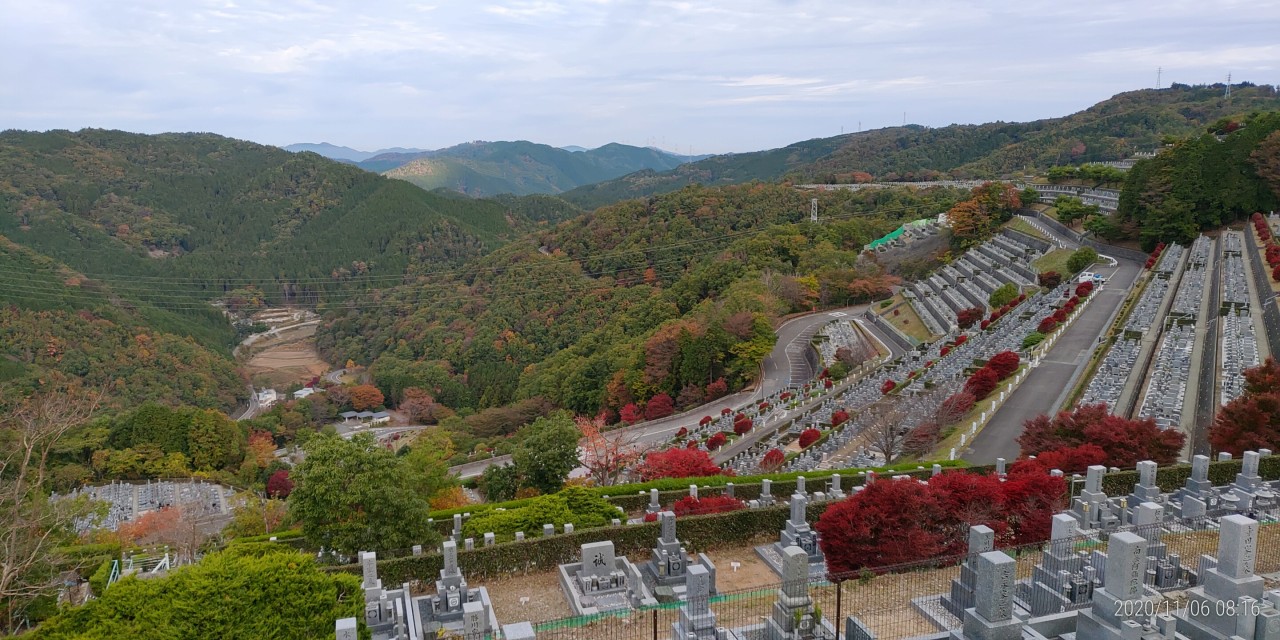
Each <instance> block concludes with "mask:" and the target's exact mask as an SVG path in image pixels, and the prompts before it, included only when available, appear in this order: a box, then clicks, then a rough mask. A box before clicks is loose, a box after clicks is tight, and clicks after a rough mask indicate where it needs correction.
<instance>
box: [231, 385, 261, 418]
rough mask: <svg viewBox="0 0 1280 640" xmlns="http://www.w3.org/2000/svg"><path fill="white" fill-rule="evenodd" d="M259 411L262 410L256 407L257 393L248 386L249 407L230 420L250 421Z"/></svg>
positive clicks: (251, 386)
mask: <svg viewBox="0 0 1280 640" xmlns="http://www.w3.org/2000/svg"><path fill="white" fill-rule="evenodd" d="M261 409H262V408H261V407H259V406H258V391H257V390H256V389H254V388H253V385H249V406H247V407H245V408H244V411H242V412H241V413H240V415H238V416H236V417H235V418H232V419H233V420H252V419H253V417H254V416H256V415H258V411H260V410H261Z"/></svg>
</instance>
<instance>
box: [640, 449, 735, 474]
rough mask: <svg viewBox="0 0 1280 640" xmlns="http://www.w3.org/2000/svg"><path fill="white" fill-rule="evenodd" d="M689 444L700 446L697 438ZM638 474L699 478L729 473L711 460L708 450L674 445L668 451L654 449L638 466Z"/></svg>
mask: <svg viewBox="0 0 1280 640" xmlns="http://www.w3.org/2000/svg"><path fill="white" fill-rule="evenodd" d="M689 444H690V445H691V446H693V447H696V446H698V443H697V441H696V440H690V441H689ZM636 475H637V476H638V477H639V478H640V479H641V480H657V479H658V478H697V477H702V476H715V475H728V474H727V473H725V472H723V471H721V469H720V467H719V466H718V465H717V464H716V463H714V462H712V461H711V456H710V455H708V454H707V452H706V451H702V450H700V449H689V448H684V449H681V448H679V447H672V448H670V449H667V450H666V451H654V452H651V453H649V454H648V455H646V456H645V457H644V461H643V462H641V463H640V465H639V466H638V467H636Z"/></svg>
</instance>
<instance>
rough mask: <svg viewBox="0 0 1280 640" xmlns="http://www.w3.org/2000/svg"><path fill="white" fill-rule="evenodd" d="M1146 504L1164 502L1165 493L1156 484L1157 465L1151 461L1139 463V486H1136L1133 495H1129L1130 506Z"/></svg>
mask: <svg viewBox="0 0 1280 640" xmlns="http://www.w3.org/2000/svg"><path fill="white" fill-rule="evenodd" d="M1144 502H1155V503H1162V502H1164V492H1162V491H1160V486H1159V485H1157V484H1156V463H1155V462H1152V461H1151V460H1143V461H1142V462H1139V463H1138V484H1136V485H1134V487H1133V493H1131V494H1129V504H1131V505H1140V504H1142V503H1144Z"/></svg>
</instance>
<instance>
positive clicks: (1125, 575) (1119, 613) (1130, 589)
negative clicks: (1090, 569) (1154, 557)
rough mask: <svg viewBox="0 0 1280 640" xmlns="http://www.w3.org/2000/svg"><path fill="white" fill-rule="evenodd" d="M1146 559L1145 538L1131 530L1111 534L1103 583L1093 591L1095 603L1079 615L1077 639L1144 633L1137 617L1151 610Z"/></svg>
mask: <svg viewBox="0 0 1280 640" xmlns="http://www.w3.org/2000/svg"><path fill="white" fill-rule="evenodd" d="M1146 562H1147V541H1146V540H1145V539H1144V538H1142V537H1141V536H1139V535H1137V534H1135V533H1130V532H1128V531H1122V532H1120V533H1114V534H1111V536H1110V537H1109V538H1108V540H1107V562H1106V568H1105V569H1104V572H1105V574H1106V575H1105V577H1104V579H1103V585H1104V586H1103V587H1102V588H1100V589H1097V590H1095V591H1094V593H1093V606H1092V607H1091V608H1089V609H1086V610H1084V611H1081V612H1080V613H1079V614H1078V615H1077V617H1076V639H1077V640H1129V639H1131V638H1137V637H1139V636H1140V635H1141V633H1142V624H1141V623H1139V622H1138V619H1140V618H1144V616H1143V612H1146V611H1149V610H1150V609H1149V608H1148V607H1147V606H1145V604H1143V603H1144V602H1145V601H1146V597H1145V596H1144V593H1145V591H1144V589H1143V579H1144V577H1145V576H1146ZM1146 615H1147V616H1148V617H1149V615H1150V614H1149V613H1148V614H1146Z"/></svg>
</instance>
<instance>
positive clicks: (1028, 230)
mask: <svg viewBox="0 0 1280 640" xmlns="http://www.w3.org/2000/svg"><path fill="white" fill-rule="evenodd" d="M1055 220H1056V218H1055ZM1006 226H1008V227H1009V228H1010V229H1013V230H1014V231H1021V232H1022V233H1025V234H1027V235H1029V236H1031V237H1033V238H1040V239H1041V240H1045V241H1048V242H1053V239H1052V238H1049V237H1047V236H1045V235H1044V233H1043V232H1042V231H1040V230H1039V229H1037V228H1035V226H1034V225H1032V224H1031V223H1030V222H1027V221H1026V220H1023V219H1022V218H1017V217H1015V218H1014V219H1012V220H1010V221H1009V222H1008V224H1007V225H1006Z"/></svg>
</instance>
